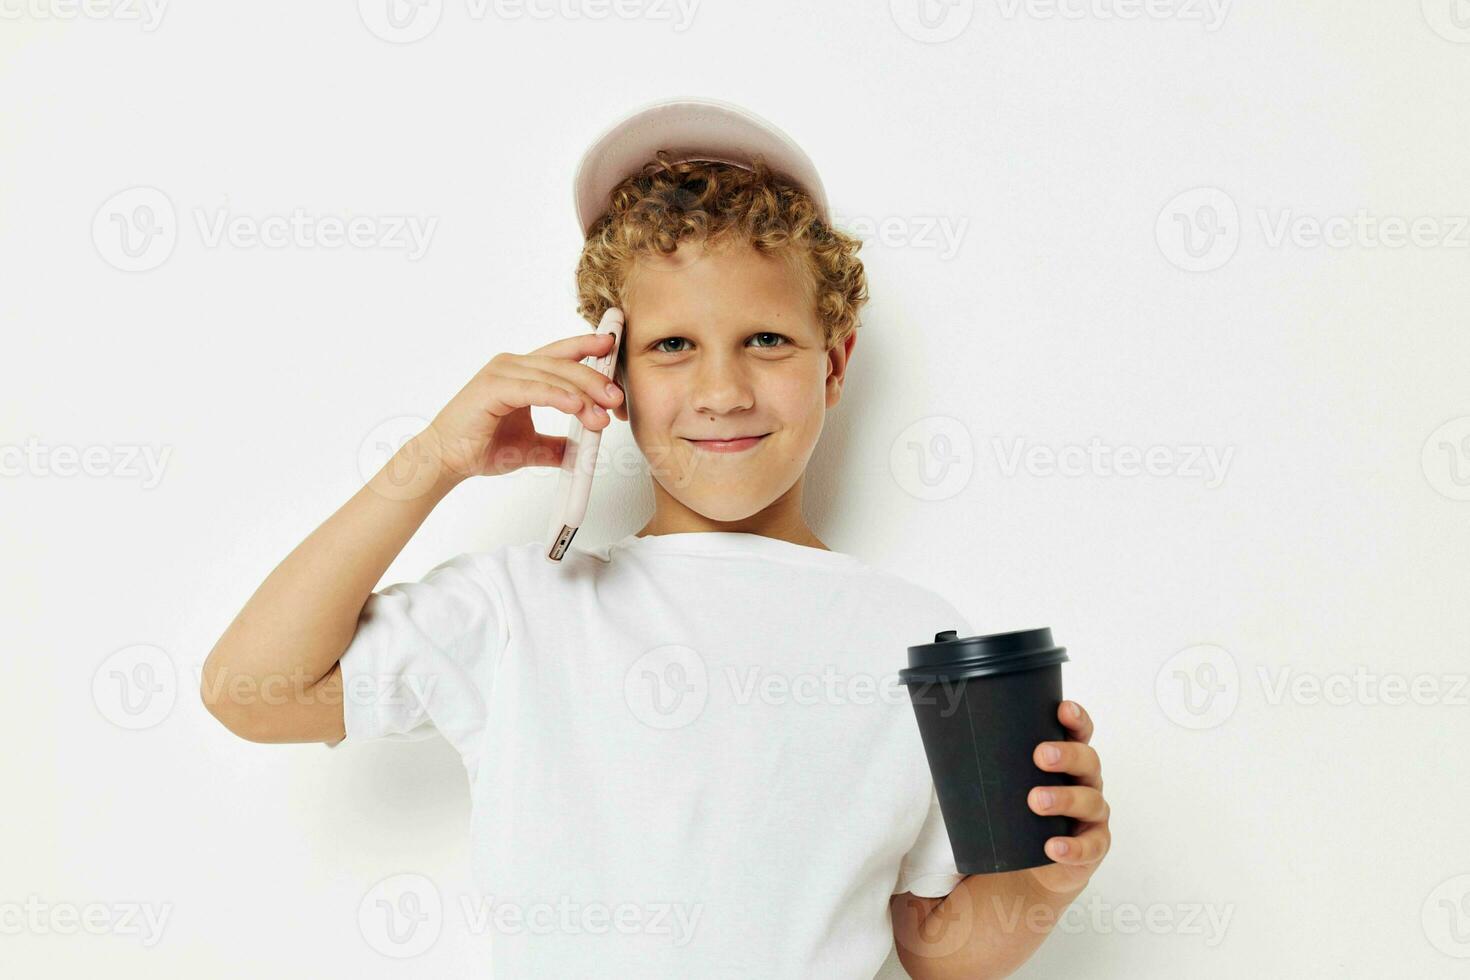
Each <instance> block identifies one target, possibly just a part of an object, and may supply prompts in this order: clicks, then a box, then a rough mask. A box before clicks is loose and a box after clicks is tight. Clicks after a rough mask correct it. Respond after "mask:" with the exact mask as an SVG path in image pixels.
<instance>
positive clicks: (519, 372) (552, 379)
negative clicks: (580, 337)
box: [499, 360, 612, 429]
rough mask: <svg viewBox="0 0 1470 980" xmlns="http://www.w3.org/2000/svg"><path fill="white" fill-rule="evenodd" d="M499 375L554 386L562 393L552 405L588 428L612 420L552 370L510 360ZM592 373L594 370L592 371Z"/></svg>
mask: <svg viewBox="0 0 1470 980" xmlns="http://www.w3.org/2000/svg"><path fill="white" fill-rule="evenodd" d="M499 373H500V377H502V378H516V379H522V380H527V381H536V382H540V383H542V384H545V385H547V386H549V387H552V388H555V389H557V390H558V391H561V392H563V393H564V397H563V398H562V399H561V402H560V404H557V405H556V406H554V407H557V408H560V409H561V410H562V411H564V412H566V413H567V414H568V415H575V416H577V417H578V418H579V419H581V420H582V424H583V425H585V426H587V428H589V429H601V428H603V427H604V426H607V425H611V424H612V420H611V419H609V418H608V415H607V410H606V409H604V408H602V406H600V405H598V404H597V403H596V402H595V401H593V400H592V398H591V397H590V396H588V394H587V393H586V392H585V391H583V390H582V389H581V388H578V387H577V386H576V385H575V384H573V383H572V382H570V381H568V380H567V379H566V378H564V377H563V376H562V375H560V374H557V373H555V372H552V371H543V370H541V369H540V368H537V367H533V366H531V365H529V364H527V363H526V362H525V361H524V360H520V361H512V362H509V363H507V364H506V365H505V366H504V367H502V368H501V369H500V372H499ZM593 373H594V374H595V373H596V372H593Z"/></svg>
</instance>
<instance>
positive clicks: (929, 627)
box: [204, 100, 1106, 980]
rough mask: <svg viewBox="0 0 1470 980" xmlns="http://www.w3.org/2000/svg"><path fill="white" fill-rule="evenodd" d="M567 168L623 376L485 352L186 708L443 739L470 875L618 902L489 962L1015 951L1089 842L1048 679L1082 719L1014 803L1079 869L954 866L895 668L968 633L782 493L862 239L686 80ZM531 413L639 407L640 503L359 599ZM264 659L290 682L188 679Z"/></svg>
mask: <svg viewBox="0 0 1470 980" xmlns="http://www.w3.org/2000/svg"><path fill="white" fill-rule="evenodd" d="M650 160H653V162H648V161H650ZM576 184H577V197H576V200H577V206H578V213H579V217H580V218H581V221H582V229H583V231H584V232H585V235H586V239H585V242H586V243H585V246H584V249H583V253H582V257H581V261H580V262H579V265H578V269H577V280H578V288H579V296H580V310H579V312H580V313H581V314H582V315H583V316H584V317H585V318H586V319H587V320H588V321H589V322H591V323H596V322H598V320H599V319H600V317H601V314H602V312H603V311H604V310H605V309H607V308H608V307H609V306H618V307H620V308H621V309H622V310H623V311H624V313H625V316H626V323H625V334H624V342H623V350H622V351H621V352H620V355H619V357H618V372H617V379H618V382H619V384H614V385H609V384H606V383H605V379H603V378H602V377H601V376H600V375H599V374H597V372H595V371H594V370H592V369H591V368H589V367H587V366H586V365H583V364H580V363H579V362H580V361H581V359H582V358H584V357H587V356H589V355H600V354H604V353H606V352H607V349H608V339H607V338H606V336H603V335H584V336H579V337H572V338H566V339H563V340H558V341H556V342H554V343H551V344H547V345H546V346H545V347H542V348H540V349H539V350H538V351H535V352H533V353H531V354H528V355H524V356H520V355H512V354H500V355H497V356H496V357H495V358H494V359H493V360H492V361H491V362H490V363H489V364H488V365H487V366H486V367H485V368H484V369H483V370H482V371H481V372H480V373H479V374H477V375H476V376H475V377H474V378H473V379H471V381H470V382H469V383H468V384H467V385H466V386H465V387H464V389H463V390H461V391H460V392H459V394H457V395H456V396H455V397H454V398H453V399H452V400H451V401H450V402H449V403H448V404H447V405H446V406H445V407H444V409H443V410H442V411H441V412H440V413H439V414H438V415H437V416H435V418H434V420H433V422H432V423H430V425H429V426H428V427H427V428H426V429H425V430H424V432H422V433H420V434H419V435H418V436H417V437H416V438H415V439H414V440H411V441H410V443H409V444H407V445H405V446H404V448H403V449H402V450H400V451H399V453H398V455H397V456H396V457H395V461H394V462H391V463H390V464H389V465H388V466H385V467H384V469H383V470H382V471H381V472H380V473H379V474H377V475H376V476H375V477H374V478H373V479H372V480H371V481H369V483H368V485H367V486H366V487H365V488H364V489H363V490H362V491H360V492H359V493H358V494H356V495H355V496H354V497H353V498H352V500H351V501H349V502H348V503H347V504H346V505H345V506H344V507H343V508H342V509H341V510H340V511H338V512H337V513H336V514H335V515H333V516H332V517H331V518H330V519H329V520H328V521H327V522H326V523H325V524H323V525H322V526H321V527H320V528H318V529H317V530H316V531H315V532H314V533H313V534H312V535H311V536H310V537H309V538H307V540H306V541H305V542H303V543H302V544H301V545H300V546H299V547H298V548H297V549H296V550H295V551H294V552H292V554H291V555H289V556H288V557H287V558H286V560H285V561H284V562H282V564H281V565H280V567H278V568H277V569H276V570H275V571H273V572H272V573H271V575H270V577H268V578H267V579H266V581H265V582H264V584H262V585H261V587H260V589H259V590H258V591H257V593H256V594H255V595H254V596H253V597H252V598H251V599H250V601H249V603H248V604H247V605H246V606H245V608H244V610H243V611H242V612H241V613H240V615H239V617H237V619H236V620H235V622H234V623H232V624H231V626H230V627H229V629H228V630H227V631H226V632H225V634H224V636H223V637H221V639H220V641H219V643H218V644H217V645H216V647H215V649H214V650H213V651H212V652H211V654H210V657H209V660H208V661H207V663H206V665H205V672H204V691H205V692H206V700H207V702H208V703H209V706H210V710H211V711H212V712H213V713H214V714H215V715H216V716H217V717H218V718H219V719H220V720H221V721H222V722H224V723H225V724H226V725H227V726H228V727H229V728H230V729H231V730H232V731H234V732H236V733H237V734H239V735H241V736H243V737H245V738H247V739H250V740H252V741H258V742H298V741H326V742H331V743H335V742H337V741H340V740H342V739H343V738H346V739H351V740H366V739H371V738H419V737H423V736H426V735H428V734H431V733H432V732H433V731H437V732H439V733H440V734H442V735H443V736H444V737H445V738H446V739H447V740H448V741H449V742H450V743H451V744H452V745H454V747H455V748H456V749H457V750H458V752H459V753H460V755H461V757H462V759H463V761H464V764H465V768H466V771H467V773H468V775H469V778H470V783H471V796H472V801H473V812H472V818H471V848H472V860H473V870H474V873H475V880H476V884H477V887H478V888H479V889H480V890H481V891H482V892H483V893H484V894H485V895H489V896H493V897H494V900H495V903H496V904H497V905H511V906H514V907H515V908H518V909H522V910H527V909H545V908H548V907H557V906H561V907H564V908H565V907H572V908H577V909H583V910H587V909H599V910H604V911H607V912H608V913H609V916H608V917H609V918H610V917H611V912H612V910H620V911H619V913H618V914H619V916H620V919H619V922H620V925H619V927H615V928H614V927H608V928H604V929H602V930H588V929H563V930H556V929H552V930H550V931H549V933H548V931H547V930H545V929H542V930H539V931H528V930H516V931H506V932H501V933H497V935H496V936H495V937H494V940H493V942H492V944H491V951H492V956H493V961H494V969H495V975H496V976H498V977H506V978H511V977H549V978H558V980H559V978H570V977H638V978H647V977H678V978H711V977H755V978H761V980H772V978H781V977H793V978H795V977H801V978H814V977H815V978H825V977H833V978H862V980H867V978H870V977H872V976H873V975H874V974H875V972H877V971H878V970H879V969H880V967H881V966H882V965H883V963H884V960H885V957H887V956H888V955H889V953H890V952H891V951H892V950H893V949H894V942H895V940H896V941H897V949H898V955H899V958H900V959H901V960H902V962H903V965H904V967H905V968H907V969H908V970H909V972H910V973H911V975H913V976H914V977H920V978H931V977H932V978H943V977H956V978H958V977H967V978H968V977H977V976H1003V975H1005V974H1006V973H1008V972H1010V971H1011V970H1013V969H1014V968H1015V967H1016V966H1017V965H1019V963H1021V962H1022V961H1024V959H1025V958H1026V957H1027V956H1029V955H1030V953H1031V951H1032V950H1034V949H1035V948H1036V946H1037V945H1039V943H1040V942H1041V940H1042V939H1043V938H1045V935H1046V932H1047V928H1048V927H1047V926H1042V927H1040V928H1038V927H1037V925H1036V923H1037V921H1038V916H1037V914H1036V913H1037V910H1038V908H1039V909H1040V911H1041V912H1042V913H1047V912H1052V913H1054V912H1056V911H1058V910H1060V909H1062V908H1064V907H1065V906H1066V904H1067V903H1068V902H1069V901H1070V900H1071V898H1072V897H1074V896H1075V895H1076V894H1077V892H1079V891H1080V890H1081V887H1082V885H1083V884H1085V883H1086V880H1087V878H1088V876H1089V875H1090V874H1091V871H1092V869H1093V868H1095V866H1096V864H1097V861H1098V860H1100V858H1101V856H1102V852H1103V851H1105V850H1106V839H1105V838H1106V809H1105V808H1106V804H1105V803H1104V802H1103V801H1102V798H1101V794H1100V792H1099V790H1100V786H1101V784H1100V779H1098V775H1097V762H1096V755H1095V753H1093V752H1092V750H1091V749H1089V748H1087V746H1086V745H1085V742H1086V740H1087V737H1088V736H1089V735H1090V733H1091V723H1090V722H1089V721H1088V720H1087V719H1086V716H1085V715H1083V714H1082V713H1081V711H1080V709H1078V710H1077V712H1076V714H1073V713H1072V709H1073V708H1074V707H1075V706H1074V705H1072V704H1071V703H1070V702H1068V703H1066V704H1064V705H1063V706H1062V708H1061V709H1060V712H1059V717H1060V718H1061V720H1062V722H1063V723H1064V724H1065V725H1067V726H1068V727H1069V728H1070V729H1071V730H1072V731H1073V732H1074V733H1075V734H1076V741H1069V742H1067V743H1048V744H1047V745H1044V746H1038V750H1037V751H1038V756H1037V758H1038V765H1040V766H1041V767H1042V768H1047V769H1053V770H1058V771H1067V772H1072V773H1075V774H1076V775H1077V776H1078V777H1079V785H1078V786H1077V787H1073V788H1056V789H1055V790H1054V791H1053V792H1055V793H1056V794H1057V797H1058V799H1057V801H1056V803H1055V804H1054V805H1053V806H1052V807H1051V808H1049V809H1043V808H1042V807H1041V806H1040V803H1039V799H1040V797H1039V796H1038V795H1037V794H1035V793H1034V794H1033V798H1032V800H1031V802H1032V805H1033V808H1035V809H1038V811H1039V812H1048V813H1068V814H1070V815H1072V816H1074V817H1076V818H1077V819H1079V820H1082V821H1091V823H1084V824H1083V826H1082V828H1080V829H1082V830H1083V831H1085V832H1083V833H1079V836H1078V837H1076V838H1058V839H1057V840H1058V841H1064V842H1066V843H1068V844H1069V845H1070V847H1071V848H1072V852H1071V854H1070V860H1069V859H1068V858H1069V856H1067V855H1063V854H1060V853H1055V854H1054V855H1053V856H1054V857H1056V858H1057V860H1058V862H1059V863H1058V864H1055V865H1049V866H1046V867H1044V868H1038V869H1030V870H1028V871H1022V872H1016V873H1013V874H1007V875H986V876H972V877H969V878H966V877H964V876H962V875H960V874H959V873H958V871H957V870H956V868H955V864H954V858H953V854H952V853H951V851H950V848H949V843H948V839H947V837H946V834H945V828H944V822H943V819H942V817H941V815H940V812H939V809H938V805H937V802H936V798H935V795H934V789H933V783H932V780H931V779H930V776H929V772H928V769H927V765H926V761H925V756H924V750H923V746H922V743H921V741H920V739H919V736H918V731H917V727H916V725H915V721H914V717H913V713H912V710H911V708H910V707H909V704H908V701H907V695H906V693H905V692H904V691H903V689H902V688H901V687H898V686H897V685H896V684H895V683H894V681H895V678H894V676H893V675H894V671H895V670H896V668H897V666H901V665H902V658H903V653H904V650H905V648H906V647H907V646H908V645H910V644H914V643H919V642H924V641H925V640H927V639H928V637H930V636H932V635H933V634H934V633H936V632H938V631H940V630H943V629H957V630H961V631H962V632H968V631H969V625H968V624H967V623H966V622H965V621H964V620H963V618H962V617H961V616H960V614H959V613H958V612H957V611H956V610H955V608H954V607H953V606H952V605H950V604H949V603H948V602H946V601H945V600H944V599H942V598H941V597H939V596H938V595H936V594H934V593H933V592H930V591H928V590H926V589H923V588H920V587H918V586H916V585H914V584H912V583H909V582H907V581H905V580H903V579H901V578H898V577H896V576H893V575H890V574H887V573H884V572H882V571H880V570H878V569H875V568H872V567H870V566H868V565H867V564H865V563H864V562H862V561H860V560H859V559H857V558H856V557H854V556H852V555H848V554H844V553H840V552H834V551H831V550H830V549H828V548H827V547H826V545H824V544H823V543H822V542H821V541H820V540H818V538H817V536H816V535H815V534H814V533H813V532H812V530H811V529H810V528H809V527H808V526H807V525H806V522H805V521H804V519H803V517H802V508H801V500H802V488H803V482H804V470H805V467H806V464H807V460H808V459H809V457H810V455H811V452H812V450H813V449H814V447H815V445H816V442H817V439H818V437H819V436H820V434H821V430H822V425H823V421H824V419H825V414H826V411H827V410H828V409H830V408H832V407H833V406H835V405H836V404H837V402H838V400H839V398H840V396H841V392H842V385H843V381H844V379H845V376H846V368H847V364H848V362H849V359H850V358H851V355H852V351H853V348H854V344H855V342H856V332H855V331H856V327H857V316H856V314H857V311H858V309H859V308H860V307H861V306H862V304H863V303H864V302H865V300H866V298H867V296H866V287H865V280H864V276H863V271H862V266H861V264H860V263H859V262H858V261H857V259H856V252H857V250H858V248H859V243H858V242H857V241H856V240H854V239H852V238H850V237H848V236H846V235H843V234H842V233H840V232H837V231H834V230H833V229H832V228H831V227H830V225H829V224H828V217H827V206H826V199H825V195H824V193H823V191H822V186H821V182H820V179H819V178H818V176H817V173H816V170H815V168H814V167H812V166H811V162H810V160H808V159H807V157H806V155H805V154H804V153H803V152H802V151H801V150H800V148H799V147H797V146H796V144H795V143H793V142H791V141H790V140H789V138H787V137H786V136H785V135H784V134H782V133H780V131H779V130H776V129H775V128H774V127H772V126H771V125H770V124H769V123H766V122H765V121H764V120H760V119H758V118H757V117H755V116H752V115H750V114H749V113H746V112H744V111H743V110H740V109H738V108H736V107H733V106H729V105H725V104H722V103H716V102H711V101H708V100H678V101H673V102H667V103H660V104H657V105H654V106H649V107H646V108H645V109H643V110H641V111H639V112H637V113H635V114H633V115H632V116H631V117H629V118H628V119H625V120H624V121H623V122H621V123H619V124H618V125H616V126H614V127H613V128H612V129H611V130H609V131H608V132H607V133H605V134H604V135H603V136H602V137H601V138H600V139H599V140H598V141H597V142H596V143H595V144H594V145H593V147H592V148H591V149H590V150H589V151H588V153H587V155H586V157H584V159H583V162H582V165H581V167H580V168H579V170H578V174H577V182H576ZM531 405H541V406H547V407H554V408H558V409H561V410H562V411H565V412H567V413H569V414H575V415H577V416H578V417H579V418H580V419H581V420H582V421H583V423H584V424H585V425H587V426H589V427H590V428H593V429H599V428H604V427H605V426H607V425H609V424H610V419H609V417H608V415H607V411H606V409H608V408H610V409H612V411H613V412H614V413H615V414H616V416H617V418H619V419H620V420H623V421H626V422H629V423H630V425H631V427H632V432H633V436H634V440H635V441H636V442H637V444H638V447H639V450H640V451H641V452H642V453H643V455H644V456H645V457H646V458H647V459H648V461H649V464H650V472H651V475H652V476H653V479H654V483H653V490H654V496H655V510H654V514H653V516H652V518H651V519H650V520H649V522H648V523H647V524H646V525H645V526H644V527H643V528H642V530H640V531H639V532H637V533H636V534H629V535H627V536H626V537H624V538H622V539H621V540H620V541H617V542H616V543H614V544H612V545H608V546H604V547H596V548H590V549H581V548H574V549H572V550H571V551H570V552H569V553H568V554H567V556H566V557H565V558H564V559H563V560H562V562H561V563H559V564H558V563H553V562H550V561H548V560H547V559H546V557H545V551H546V541H545V540H541V539H538V540H533V541H529V542H526V543H524V544H520V545H510V546H503V547H499V548H496V549H493V550H491V551H489V552H484V553H467V554H462V555H458V556H456V557H454V558H452V559H450V560H448V561H446V562H444V563H443V564H441V565H439V566H437V567H436V568H434V569H432V570H431V571H430V572H429V573H428V574H427V575H426V576H425V577H424V579H423V580H422V581H420V582H415V583H404V584H398V585H393V586H390V587H388V588H386V589H384V590H382V591H381V592H378V593H372V592H371V589H372V588H373V586H374V584H376V583H377V582H378V580H379V578H380V577H381V576H382V574H383V573H384V571H385V570H386V568H387V567H388V565H389V563H390V562H391V561H392V560H393V558H394V556H396V555H397V554H398V552H399V551H400V550H401V549H402V547H403V545H404V544H405V543H406V542H407V541H408V539H409V538H410V537H411V536H412V534H413V532H414V531H415V530H416V529H417V528H418V527H419V525H420V524H421V523H422V521H423V520H424V518H425V517H427V515H428V514H429V512H430V511H431V510H432V509H433V507H434V506H435V505H436V504H437V503H438V502H439V501H440V500H442V499H443V498H444V496H445V495H446V494H447V493H448V492H449V491H450V490H451V489H453V487H454V486H456V485H457V484H458V483H459V482H461V481H462V480H464V479H466V478H468V477H469V476H475V475H499V474H503V473H508V472H512V471H514V470H515V469H518V468H519V467H520V466H523V465H558V464H559V461H560V456H561V452H562V450H563V448H564V443H565V440H564V439H562V438H560V437H550V436H544V435H541V434H539V433H537V432H536V431H535V429H534V427H533V426H532V423H531V417H530V406H531ZM405 463H407V464H409V465H408V468H407V470H406V471H405V469H404V468H403V465H402V464H405ZM395 464H396V465H395ZM403 472H408V473H409V474H410V475H409V476H408V478H407V479H406V480H399V481H395V480H394V479H393V478H392V474H394V473H403ZM283 676H284V677H291V678H298V679H300V680H301V683H300V684H299V685H298V686H297V689H296V690H295V691H294V692H293V693H292V695H291V696H289V697H285V698H281V697H275V698H267V697H260V698H249V697H238V696H230V695H229V694H219V693H216V694H214V695H213V696H211V695H210V694H209V693H208V692H229V691H232V690H233V691H250V690H264V689H265V688H266V687H267V686H269V684H270V680H271V679H272V678H281V677H283ZM232 679H234V680H235V681H243V682H244V683H243V684H235V685H232ZM1048 746H1050V747H1057V748H1059V749H1062V750H1063V754H1062V755H1061V757H1060V758H1059V759H1058V760H1057V761H1055V762H1050V761H1044V760H1043V757H1042V755H1041V753H1042V752H1043V751H1044V750H1045V748H1047V747H1048ZM1054 843H1055V842H1054ZM946 896H948V897H946ZM1018 911H1019V912H1020V918H1019V919H1017V918H1015V916H1016V914H1017V912H1018ZM1043 918H1044V916H1043ZM670 923H677V924H678V925H677V927H676V928H671V927H670Z"/></svg>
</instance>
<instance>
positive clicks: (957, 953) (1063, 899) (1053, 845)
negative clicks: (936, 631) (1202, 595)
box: [890, 701, 1112, 980]
mask: <svg viewBox="0 0 1470 980" xmlns="http://www.w3.org/2000/svg"><path fill="white" fill-rule="evenodd" d="M1057 717H1058V718H1059V719H1060V720H1061V722H1062V725H1063V726H1064V727H1065V728H1066V729H1067V736H1068V737H1067V741H1065V742H1042V743H1041V744H1040V745H1038V746H1036V751H1035V752H1034V754H1033V757H1034V758H1035V760H1036V765H1037V768H1039V769H1044V770H1046V771H1048V772H1065V773H1070V774H1071V775H1073V776H1075V777H1077V782H1076V785H1074V786H1037V787H1034V788H1032V790H1031V793H1030V794H1029V796H1028V797H1027V802H1028V803H1029V804H1030V806H1031V809H1032V810H1034V811H1035V812H1037V813H1040V814H1045V815H1047V816H1057V815H1065V816H1069V817H1072V818H1073V819H1075V820H1076V821H1077V826H1076V836H1075V837H1053V838H1051V839H1050V840H1049V841H1047V843H1046V853H1047V856H1048V857H1050V858H1051V859H1052V860H1053V861H1055V862H1056V863H1055V864H1045V865H1042V866H1041V867H1039V868H1026V869H1024V870H1021V871H1010V872H1005V873H1002V874H989V875H970V876H969V877H967V878H965V879H964V880H963V881H961V882H960V883H959V884H958V885H957V886H955V890H954V891H952V892H950V893H949V895H947V896H946V897H944V898H921V897H919V896H916V895H912V894H909V893H908V892H904V893H903V894H900V895H895V896H893V898H892V900H891V902H890V908H891V909H892V911H893V940H894V945H895V946H896V947H897V949H898V959H899V962H900V963H902V964H903V968H904V969H905V970H907V971H908V974H909V976H910V977H913V978H914V980H990V978H995V977H1006V976H1010V975H1011V973H1012V972H1014V971H1015V970H1016V968H1017V967H1019V966H1020V965H1021V964H1022V963H1024V962H1026V961H1027V960H1028V959H1030V958H1031V954H1032V953H1034V952H1036V949H1037V947H1039V946H1040V945H1041V944H1042V943H1043V942H1044V941H1045V940H1046V937H1047V936H1048V935H1050V933H1051V930H1052V928H1053V927H1054V926H1055V925H1056V923H1057V920H1058V919H1059V918H1060V917H1061V915H1062V913H1063V912H1064V911H1065V910H1066V908H1067V906H1068V905H1070V904H1071V902H1072V900H1073V899H1074V898H1076V897H1077V896H1078V895H1080V894H1081V893H1082V889H1083V888H1085V887H1086V886H1087V882H1088V880H1089V879H1091V878H1092V873H1093V872H1094V871H1096V870H1097V866H1098V865H1099V864H1100V863H1101V862H1102V859H1103V856H1104V855H1106V854H1107V853H1108V848H1109V846H1110V845H1111V843H1112V834H1111V832H1110V831H1109V830H1108V816H1109V812H1108V803H1107V801H1106V800H1104V799H1103V795H1102V785H1103V784H1102V766H1101V763H1100V762H1099V760H1098V756H1097V751H1096V750H1094V749H1093V748H1092V746H1090V745H1089V744H1088V742H1090V741H1091V739H1092V731H1093V727H1092V719H1091V717H1089V716H1088V714H1087V712H1086V711H1084V710H1082V706H1081V705H1079V704H1077V703H1076V702H1075V701H1063V702H1062V703H1061V704H1060V705H1058V706H1057Z"/></svg>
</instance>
